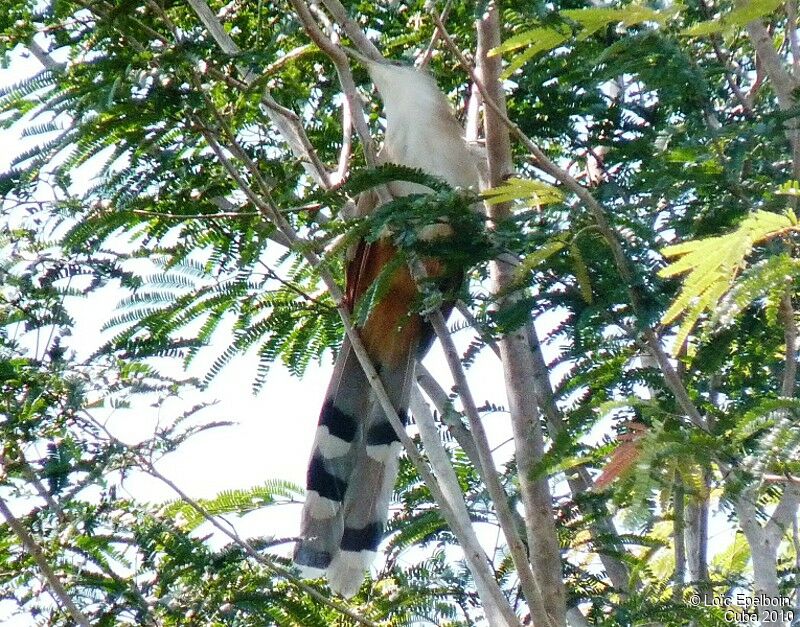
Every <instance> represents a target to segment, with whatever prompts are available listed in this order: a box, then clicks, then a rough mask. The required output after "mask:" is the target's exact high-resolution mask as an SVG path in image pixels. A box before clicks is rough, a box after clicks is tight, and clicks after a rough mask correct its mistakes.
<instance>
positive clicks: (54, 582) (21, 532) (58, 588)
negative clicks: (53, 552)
mask: <svg viewBox="0 0 800 627" xmlns="http://www.w3.org/2000/svg"><path fill="white" fill-rule="evenodd" d="M0 514H2V515H3V517H4V518H5V519H6V522H7V523H8V526H9V527H11V530H12V531H13V532H14V533H15V534H16V535H17V537H18V538H19V540H20V542H22V546H24V547H25V550H26V551H27V552H28V554H29V555H30V556H31V557H32V558H33V561H35V562H36V565H37V566H38V567H39V570H40V571H41V573H42V575H44V578H45V579H46V580H47V585H48V586H49V587H50V590H51V591H52V593H53V595H54V596H55V598H56V599H57V600H58V601H59V602H60V603H61V604H62V605H63V606H64V607H65V608H66V609H67V612H69V615H70V616H72V620H74V621H75V622H76V623H77V624H78V625H80V626H81V627H90V624H89V619H88V618H87V617H86V615H85V614H84V613H83V612H81V611H80V610H79V609H78V606H76V605H75V603H74V602H73V600H72V598H71V597H70V596H69V594H68V593H67V589H66V588H65V587H64V584H63V583H61V580H60V579H59V578H58V575H56V573H55V571H54V570H53V569H52V568H51V567H50V564H49V563H48V562H47V558H46V557H45V555H44V553H43V552H42V549H41V548H39V545H38V544H37V543H36V540H34V539H33V536H31V534H29V533H28V530H27V529H26V528H25V526H24V525H23V524H22V523H21V522H20V521H19V519H17V518H16V517H15V516H14V514H13V513H12V512H11V510H10V509H9V507H8V504H7V503H6V501H5V500H4V499H3V498H2V497H0Z"/></svg>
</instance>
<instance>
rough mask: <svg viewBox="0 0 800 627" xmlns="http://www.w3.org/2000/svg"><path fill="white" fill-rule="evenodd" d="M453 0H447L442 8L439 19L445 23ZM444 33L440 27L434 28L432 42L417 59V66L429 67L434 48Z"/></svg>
mask: <svg viewBox="0 0 800 627" xmlns="http://www.w3.org/2000/svg"><path fill="white" fill-rule="evenodd" d="M452 4H453V2H452V0H447V2H445V4H444V8H443V9H442V13H441V15H440V16H439V21H440V22H441V23H442V24H444V23H445V22H447V16H448V15H450V8H451V7H452ZM441 35H442V31H440V30H439V27H438V26H436V27H435V28H434V29H433V37H431V40H430V42H429V43H428V47H427V48H426V49H425V52H423V53H422V56H420V57H419V58H418V59H417V67H418V68H426V67H428V63H430V62H431V57H432V56H433V50H434V48H436V44H437V43H439V38H440V37H441Z"/></svg>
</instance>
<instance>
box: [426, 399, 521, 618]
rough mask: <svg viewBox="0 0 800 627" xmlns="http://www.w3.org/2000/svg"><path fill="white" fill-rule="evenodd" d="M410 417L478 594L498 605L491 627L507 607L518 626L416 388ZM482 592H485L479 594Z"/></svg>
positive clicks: (436, 432)
mask: <svg viewBox="0 0 800 627" xmlns="http://www.w3.org/2000/svg"><path fill="white" fill-rule="evenodd" d="M411 413H412V414H413V415H414V418H415V419H416V424H417V427H418V428H419V434H420V437H421V439H422V445H423V446H424V447H425V452H426V454H427V456H428V461H429V462H430V464H431V469H432V470H433V474H434V475H435V477H436V479H437V481H438V482H439V485H440V486H441V490H442V494H443V496H444V498H445V499H446V500H447V502H448V504H449V505H450V508H451V510H452V517H453V521H454V522H455V523H456V525H457V528H458V529H459V533H458V537H459V540H460V541H461V543H462V544H461V548H462V549H463V550H464V555H465V557H466V559H467V561H468V562H469V564H470V572H472V574H473V575H474V576H475V585H476V587H477V588H478V590H479V594H480V597H481V599H487V600H488V599H493V600H494V603H495V605H497V608H495V609H493V611H492V612H490V613H487V619H489V624H494V621H493V620H492V619H491V618H490V614H498V613H499V611H500V610H501V609H503V608H504V607H508V610H509V612H508V614H509V615H507V616H506V617H505V618H506V620H507V621H508V620H512V617H513V621H514V622H517V619H516V616H515V615H514V614H513V612H511V611H510V610H511V606H510V605H508V600H507V599H506V598H505V596H504V595H503V592H502V590H500V587H499V586H498V585H497V581H496V575H495V572H494V570H493V569H492V568H490V566H489V558H488V557H487V556H486V553H485V552H484V550H483V549H482V548H481V545H480V543H479V542H478V537H477V535H475V530H474V529H473V527H472V521H471V520H470V518H469V512H468V511H467V505H466V503H465V502H464V495H463V494H462V492H461V487H460V486H459V483H458V477H456V473H455V471H454V470H453V466H452V464H451V462H450V459H449V457H448V456H447V453H446V451H445V450H444V447H443V446H442V443H441V441H440V440H439V432H438V430H437V429H436V424H435V423H434V420H433V415H432V414H431V411H430V408H429V407H428V404H427V403H426V402H425V400H424V399H423V397H422V393H421V392H420V390H419V388H418V387H417V386H416V385H415V386H413V387H412V391H411ZM481 590H483V592H480V591H481Z"/></svg>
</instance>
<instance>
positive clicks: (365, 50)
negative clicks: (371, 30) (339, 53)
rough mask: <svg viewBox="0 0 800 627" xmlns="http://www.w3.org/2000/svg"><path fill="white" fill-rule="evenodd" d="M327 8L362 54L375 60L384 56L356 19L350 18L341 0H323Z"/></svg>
mask: <svg viewBox="0 0 800 627" xmlns="http://www.w3.org/2000/svg"><path fill="white" fill-rule="evenodd" d="M322 3H323V4H324V5H325V8H326V9H328V11H329V12H330V14H331V16H332V17H333V19H334V20H335V21H336V23H337V24H339V25H340V26H341V27H342V28H343V29H344V32H345V33H347V36H348V37H350V40H351V41H352V42H353V43H354V44H355V46H356V48H358V50H359V52H361V54H363V55H365V56H367V57H369V58H371V59H375V60H380V59H382V58H383V56H382V55H381V53H380V52H379V51H378V49H377V48H376V47H375V45H374V44H373V43H372V42H371V41H370V40H369V38H368V37H367V36H366V35H365V34H364V31H362V30H361V28H360V27H359V26H358V24H356V22H355V21H353V20H352V19H350V16H349V15H348V14H347V9H345V8H344V6H343V5H342V3H341V2H339V0H322Z"/></svg>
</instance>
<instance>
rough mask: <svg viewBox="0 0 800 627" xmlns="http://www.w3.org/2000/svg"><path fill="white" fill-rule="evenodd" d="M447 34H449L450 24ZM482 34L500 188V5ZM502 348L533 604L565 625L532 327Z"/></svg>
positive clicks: (537, 618) (498, 281) (491, 154)
mask: <svg viewBox="0 0 800 627" xmlns="http://www.w3.org/2000/svg"><path fill="white" fill-rule="evenodd" d="M437 20H438V18H437ZM439 23H440V24H441V22H439ZM441 30H442V31H444V26H442V29H441ZM477 31H478V50H477V60H478V65H477V73H478V74H479V75H480V82H481V83H482V85H483V89H482V90H481V93H482V94H483V97H484V102H488V100H490V99H491V100H492V101H493V103H494V104H495V105H496V107H497V110H496V111H495V110H494V109H492V110H491V111H485V112H484V118H483V130H484V136H485V137H486V156H487V161H488V180H487V181H485V184H486V187H495V186H497V185H499V184H501V183H502V182H503V181H504V180H505V179H506V178H507V177H508V176H510V175H511V174H513V172H514V162H513V158H512V154H511V139H510V137H509V132H508V129H507V127H506V126H505V125H504V124H503V123H502V121H501V120H500V119H499V117H498V114H502V115H504V116H505V117H506V118H507V115H506V106H505V93H504V92H503V86H502V82H501V80H500V71H501V67H500V58H499V57H490V56H489V50H491V49H492V48H494V47H496V46H499V45H500V15H499V8H498V6H497V3H491V4H490V5H489V6H488V7H487V9H486V10H485V11H484V12H483V15H482V16H481V17H480V18H479V19H478V20H477ZM443 34H445V35H446V33H443ZM476 84H478V81H476ZM486 211H487V214H488V215H489V217H490V218H491V219H492V221H493V222H494V223H499V222H502V221H503V220H506V219H508V218H509V217H510V215H511V208H510V203H497V204H489V205H487V206H486ZM489 270H490V273H491V276H492V283H493V286H492V289H493V291H494V292H495V294H504V293H507V292H508V291H509V289H508V288H509V286H511V285H512V284H513V282H514V276H513V266H512V265H510V264H507V263H504V262H503V261H502V260H496V261H494V262H493V263H491V264H490V266H489ZM517 300H518V296H515V295H513V294H512V295H510V296H506V297H501V298H500V299H499V305H500V306H501V307H502V306H504V305H510V304H513V303H514V302H515V301H517ZM498 346H499V348H500V355H501V362H502V365H503V375H504V376H503V380H504V382H505V387H506V397H507V398H508V403H509V410H510V417H511V427H512V431H513V433H514V453H515V459H516V462H517V472H518V480H519V490H520V495H521V497H522V503H523V506H524V508H525V531H526V535H527V538H528V547H529V553H530V556H529V560H530V563H531V565H532V566H533V571H534V573H535V578H536V582H537V584H538V587H539V590H540V592H541V594H542V597H543V598H542V601H543V603H542V605H540V606H538V607H537V605H536V604H534V605H533V606H532V608H531V611H532V617H533V619H534V623H535V624H544V623H545V622H546V621H549V622H550V623H552V624H553V625H563V624H564V623H565V621H566V611H567V609H566V590H565V588H564V581H563V576H562V565H561V550H560V544H559V541H558V534H557V531H556V525H555V520H554V512H553V497H552V494H551V493H550V486H549V484H548V481H547V476H546V475H545V476H539V477H537V476H535V473H536V469H537V466H538V464H539V463H540V462H541V460H542V458H543V457H544V451H545V446H544V433H543V431H542V421H541V419H540V414H539V408H538V407H537V404H536V397H535V395H532V394H530V390H531V388H532V387H533V373H534V371H535V366H534V363H533V355H532V353H531V350H530V345H529V343H528V338H527V333H526V329H525V328H524V327H523V328H518V329H515V330H513V331H511V332H509V333H506V334H505V335H503V336H502V337H501V338H500V339H499V340H498Z"/></svg>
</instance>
